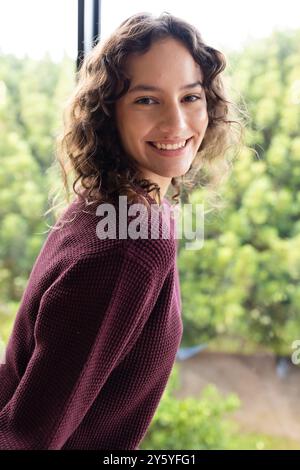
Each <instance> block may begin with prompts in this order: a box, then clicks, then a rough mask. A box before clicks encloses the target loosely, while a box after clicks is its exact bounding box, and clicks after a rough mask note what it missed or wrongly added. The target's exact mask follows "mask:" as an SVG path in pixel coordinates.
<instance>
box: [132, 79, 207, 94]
mask: <svg viewBox="0 0 300 470" xmlns="http://www.w3.org/2000/svg"><path fill="white" fill-rule="evenodd" d="M197 86H201V87H203V84H202V83H201V82H200V81H199V80H198V81H197V82H194V83H189V84H188V85H184V86H182V87H181V88H180V90H189V89H191V88H196V87H197ZM134 91H163V90H162V89H161V88H159V87H156V86H153V85H145V84H142V83H141V84H140V85H135V86H134V87H132V88H131V89H130V90H128V93H133V92H134Z"/></svg>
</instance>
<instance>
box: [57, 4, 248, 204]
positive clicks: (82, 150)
mask: <svg viewBox="0 0 300 470" xmlns="http://www.w3.org/2000/svg"><path fill="white" fill-rule="evenodd" d="M225 66H226V60H225V57H224V55H223V54H222V53H221V52H220V51H218V50H216V49H214V48H212V47H210V46H208V45H206V44H205V42H204V41H203V39H202V37H201V35H200V32H199V31H198V30H197V29H196V28H195V27H194V26H192V25H191V24H189V23H187V22H186V21H184V20H182V19H180V18H177V17H174V16H173V15H171V14H169V13H166V12H164V13H163V14H161V15H160V16H159V17H156V18H155V17H153V16H152V15H151V14H148V13H141V14H136V15H133V16H132V17H130V18H128V19H127V20H125V21H123V23H122V24H121V25H120V26H119V27H118V28H117V29H116V30H115V31H114V32H113V33H112V34H111V35H110V36H109V37H108V38H107V39H106V40H105V41H100V42H99V43H98V44H97V45H96V46H95V47H94V49H93V50H92V51H91V53H90V54H89V55H88V56H87V57H86V58H85V61H84V62H83V64H82V67H81V70H80V71H79V74H78V84H77V88H76V89H75V90H74V94H73V96H72V97H71V99H70V101H69V106H68V107H67V109H66V111H65V129H64V133H63V134H62V136H61V138H60V139H59V140H58V147H57V161H58V162H59V164H60V167H61V170H62V175H63V179H64V187H65V190H66V194H67V198H68V197H69V196H68V194H69V183H70V182H71V183H72V186H73V189H74V192H75V193H77V194H78V196H79V197H80V198H82V199H84V198H85V200H86V201H90V200H99V201H113V199H114V198H115V197H116V196H117V195H119V194H126V195H127V197H128V198H129V199H132V200H137V197H138V194H137V192H136V190H135V187H136V186H135V184H137V185H138V186H139V187H142V188H144V189H145V190H146V191H147V192H148V193H149V192H150V193H151V194H152V195H153V196H154V197H155V199H156V200H157V201H158V202H159V203H160V202H161V200H162V198H163V196H164V195H165V193H166V191H167V189H168V187H169V185H170V184H171V186H173V188H174V189H175V193H174V194H173V196H172V199H174V200H175V201H176V203H178V202H179V199H178V196H180V194H181V190H182V189H185V188H188V189H192V188H193V187H195V186H197V184H200V182H201V179H203V178H202V177H203V175H202V174H201V171H202V169H204V168H205V165H210V164H212V163H215V161H218V162H220V164H219V167H217V171H219V172H221V173H223V172H224V166H225V168H226V166H227V165H226V156H227V152H228V151H230V150H231V149H233V148H234V147H237V148H239V144H241V143H242V138H243V125H242V120H241V119H240V116H239V110H238V108H237V107H236V106H234V104H233V103H232V102H231V101H229V100H228V97H227V95H228V92H227V91H226V90H225V87H224V83H223V79H222V78H221V72H222V71H223V70H224V69H225ZM241 115H242V113H241ZM235 125H237V126H235ZM166 145H167V146H168V145H169V147H166ZM170 145H173V148H170ZM174 145H175V146H177V147H178V146H179V147H182V148H180V149H179V148H174ZM169 157H172V158H169ZM68 200H69V199H68Z"/></svg>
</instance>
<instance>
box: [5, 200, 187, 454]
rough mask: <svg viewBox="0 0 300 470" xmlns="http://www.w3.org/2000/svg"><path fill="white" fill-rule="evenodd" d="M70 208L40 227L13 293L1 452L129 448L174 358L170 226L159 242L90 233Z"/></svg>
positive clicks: (176, 338)
mask: <svg viewBox="0 0 300 470" xmlns="http://www.w3.org/2000/svg"><path fill="white" fill-rule="evenodd" d="M147 198H148V200H149V201H151V203H152V202H153V199H152V198H150V196H147ZM81 204H82V203H80V202H79V201H78V200H75V201H74V202H72V203H71V204H70V205H69V206H68V208H67V210H66V211H65V213H64V214H63V216H64V218H65V219H72V217H73V214H74V212H73V211H74V209H76V211H77V213H76V215H75V218H74V220H73V221H72V222H71V223H68V224H66V225H65V227H64V228H63V229H60V230H54V229H52V230H51V231H50V232H49V234H48V236H47V238H46V240H45V242H44V245H43V246H42V249H41V251H40V253H39V255H38V257H37V259H36V261H35V263H34V266H33V269H32V271H31V274H30V277H29V281H28V284H27V287H26V289H25V292H24V294H23V297H22V300H21V304H20V308H19V310H18V313H17V316H16V319H15V323H14V326H13V330H12V334H11V336H10V339H9V342H8V345H7V349H6V358H5V363H4V364H2V365H1V366H0V449H2V450H4V449H7V450H8V449H9V450H11V449H26V450H29V449H112V450H114V449H122V450H126V449H138V445H139V443H140V442H141V440H142V439H143V437H144V436H145V434H146V431H147V429H148V427H149V425H150V422H151V420H152V418H153V416H154V413H155V411H156V409H157V407H158V404H159V401H160V399H161V396H162V394H163V391H164V389H165V387H166V384H167V381H168V378H169V376H170V373H171V370H172V367H173V364H174V361H175V357H176V352H177V350H178V347H179V344H180V341H181V337H182V332H183V325H182V319H181V299H180V290H179V278H178V270H177V262H176V256H177V253H176V249H177V242H176V239H175V237H174V233H175V232H174V225H173V231H172V232H171V236H170V237H169V238H168V239H164V238H162V237H160V238H159V239H156V240H153V239H141V238H139V239H136V240H134V239H130V238H127V239H121V238H120V239H119V238H117V239H114V240H111V239H106V240H100V239H99V238H98V237H97V234H96V225H97V223H98V222H99V220H100V218H99V216H97V215H96V212H95V210H94V211H92V210H91V206H89V207H88V208H85V210H87V211H88V212H90V213H86V212H83V211H82V210H80V209H81V208H82V207H83V206H82V205H81ZM164 204H167V205H168V206H169V203H168V202H167V200H166V199H164ZM157 207H158V206H157ZM78 209H79V210H78ZM161 224H162V222H161V221H160V223H159V233H160V234H161V233H162V232H161ZM150 226H151V224H150V225H149V227H150ZM149 233H150V232H149Z"/></svg>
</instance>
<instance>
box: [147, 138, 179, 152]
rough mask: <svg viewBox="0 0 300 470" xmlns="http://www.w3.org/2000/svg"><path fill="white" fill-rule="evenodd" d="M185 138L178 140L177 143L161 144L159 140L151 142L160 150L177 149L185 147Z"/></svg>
mask: <svg viewBox="0 0 300 470" xmlns="http://www.w3.org/2000/svg"><path fill="white" fill-rule="evenodd" d="M186 142H187V141H186V140H183V141H182V142H179V143H178V144H161V143H159V142H151V144H152V145H154V147H156V148H158V149H160V150H177V149H180V148H182V147H185V144H186Z"/></svg>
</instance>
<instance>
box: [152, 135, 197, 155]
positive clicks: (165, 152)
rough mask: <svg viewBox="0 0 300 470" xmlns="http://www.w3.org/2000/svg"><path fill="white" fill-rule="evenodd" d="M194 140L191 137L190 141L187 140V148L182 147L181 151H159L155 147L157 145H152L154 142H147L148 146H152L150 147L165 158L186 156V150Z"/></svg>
mask: <svg viewBox="0 0 300 470" xmlns="http://www.w3.org/2000/svg"><path fill="white" fill-rule="evenodd" d="M191 140H192V137H190V138H189V139H187V141H186V143H185V146H184V147H181V148H179V149H175V150H172V149H171V150H166V149H158V148H157V147H155V145H153V144H152V142H147V144H149V145H150V147H151V148H152V149H153V150H154V151H155V152H156V153H158V154H159V155H162V156H165V157H178V156H180V155H184V154H185V152H186V149H187V147H188V146H189V145H190V141H191Z"/></svg>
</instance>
